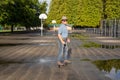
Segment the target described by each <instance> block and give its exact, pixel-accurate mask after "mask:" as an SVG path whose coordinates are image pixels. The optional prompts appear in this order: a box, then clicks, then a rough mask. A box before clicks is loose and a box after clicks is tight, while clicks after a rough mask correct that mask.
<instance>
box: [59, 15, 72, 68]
mask: <svg viewBox="0 0 120 80" xmlns="http://www.w3.org/2000/svg"><path fill="white" fill-rule="evenodd" d="M61 21H62V23H61V25H60V27H59V29H58V40H59V53H58V61H57V64H58V66H63V65H64V63H71V62H70V61H69V60H68V46H67V43H70V39H69V38H68V28H67V27H68V26H67V18H66V16H63V17H62V20H61ZM63 56H64V58H63ZM62 60H63V63H62Z"/></svg>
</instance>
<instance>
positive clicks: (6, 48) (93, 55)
mask: <svg viewBox="0 0 120 80" xmlns="http://www.w3.org/2000/svg"><path fill="white" fill-rule="evenodd" d="M80 45H81V41H80V40H75V39H73V40H72V41H71V45H70V46H71V48H72V53H73V54H72V58H71V60H72V64H69V65H67V66H64V67H62V68H58V67H57V65H56V58H57V51H58V45H57V37H56V36H54V35H52V36H44V37H41V36H40V35H39V34H38V35H35V34H19V35H9V36H7V35H6V36H0V80H111V79H110V78H109V77H107V76H105V74H106V73H104V72H101V71H100V70H99V69H98V68H97V67H96V66H95V65H94V64H92V61H96V60H108V59H120V49H118V48H116V49H102V48H81V47H79V46H80ZM119 80H120V79H119Z"/></svg>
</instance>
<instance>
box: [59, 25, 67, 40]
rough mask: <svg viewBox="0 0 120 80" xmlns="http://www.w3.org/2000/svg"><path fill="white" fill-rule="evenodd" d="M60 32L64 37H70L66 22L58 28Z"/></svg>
mask: <svg viewBox="0 0 120 80" xmlns="http://www.w3.org/2000/svg"><path fill="white" fill-rule="evenodd" d="M58 34H61V36H62V38H67V37H68V30H67V26H66V25H65V24H61V25H60V27H59V29H58Z"/></svg>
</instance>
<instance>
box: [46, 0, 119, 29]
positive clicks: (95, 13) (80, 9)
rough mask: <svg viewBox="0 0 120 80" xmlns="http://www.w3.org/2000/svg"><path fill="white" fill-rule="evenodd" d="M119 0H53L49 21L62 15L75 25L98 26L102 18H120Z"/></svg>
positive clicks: (58, 19)
mask: <svg viewBox="0 0 120 80" xmlns="http://www.w3.org/2000/svg"><path fill="white" fill-rule="evenodd" d="M119 5H120V2H119V0H114V1H113V0H52V1H51V5H50V10H49V13H48V19H47V23H48V24H50V23H51V21H52V20H56V21H57V23H60V21H61V17H62V16H67V17H68V22H69V23H70V24H74V25H75V26H85V27H86V26H87V27H96V26H99V23H100V20H102V19H114V18H118V19H119V18H120V14H118V13H119V12H120V7H119Z"/></svg>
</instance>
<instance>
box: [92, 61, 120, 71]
mask: <svg viewBox="0 0 120 80" xmlns="http://www.w3.org/2000/svg"><path fill="white" fill-rule="evenodd" d="M92 63H93V64H95V65H96V66H97V67H98V68H99V69H100V70H101V71H102V70H104V71H106V72H110V71H111V69H112V68H115V69H116V70H119V69H120V59H112V60H97V61H93V62H92Z"/></svg>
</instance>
